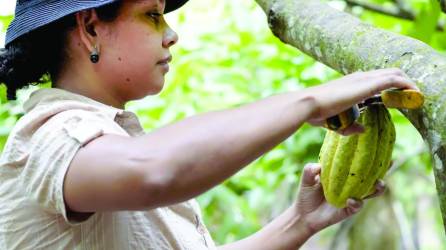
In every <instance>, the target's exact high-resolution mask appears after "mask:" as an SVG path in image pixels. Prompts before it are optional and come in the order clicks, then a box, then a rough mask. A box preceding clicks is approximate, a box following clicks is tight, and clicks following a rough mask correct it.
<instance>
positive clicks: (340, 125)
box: [324, 105, 360, 131]
mask: <svg viewBox="0 0 446 250" xmlns="http://www.w3.org/2000/svg"><path fill="white" fill-rule="evenodd" d="M359 115H360V112H359V107H358V105H354V106H353V107H351V108H349V109H347V110H345V111H343V112H341V113H339V114H337V115H335V116H332V117H329V118H327V119H326V120H325V124H324V127H325V128H328V129H330V130H334V131H338V130H341V129H345V128H347V127H349V126H350V125H352V124H353V123H354V122H355V121H356V120H357V119H358V118H359Z"/></svg>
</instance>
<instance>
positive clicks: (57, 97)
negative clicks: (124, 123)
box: [23, 88, 126, 119]
mask: <svg viewBox="0 0 446 250" xmlns="http://www.w3.org/2000/svg"><path fill="white" fill-rule="evenodd" d="M70 101H71V102H72V101H77V102H81V103H82V104H84V105H85V104H87V105H89V106H93V107H95V108H97V109H99V110H100V111H103V112H106V113H107V114H109V115H110V116H112V119H114V118H115V116H116V115H117V114H119V115H122V114H123V113H125V112H126V111H125V110H122V109H118V108H115V107H113V106H110V105H106V104H103V103H101V102H98V101H95V100H93V99H91V98H89V97H86V96H83V95H79V94H76V93H73V92H70V91H67V90H64V89H58V88H43V89H38V90H36V91H34V92H32V93H31V95H30V97H29V99H28V100H27V101H26V102H25V103H24V105H23V109H24V111H25V113H29V112H30V111H31V110H32V109H34V108H36V107H37V106H39V105H45V104H49V103H54V102H62V103H63V102H70Z"/></svg>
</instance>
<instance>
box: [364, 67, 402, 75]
mask: <svg viewBox="0 0 446 250" xmlns="http://www.w3.org/2000/svg"><path fill="white" fill-rule="evenodd" d="M371 72H373V73H374V74H375V75H399V76H405V75H406V73H404V71H403V70H402V69H400V68H384V69H376V70H373V71H371Z"/></svg>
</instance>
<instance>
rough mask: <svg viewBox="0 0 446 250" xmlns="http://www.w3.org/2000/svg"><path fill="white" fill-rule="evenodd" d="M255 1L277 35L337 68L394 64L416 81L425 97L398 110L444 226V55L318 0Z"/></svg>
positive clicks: (445, 204) (445, 74) (445, 201)
mask: <svg viewBox="0 0 446 250" xmlns="http://www.w3.org/2000/svg"><path fill="white" fill-rule="evenodd" d="M256 2H257V3H258V4H259V5H260V6H261V7H262V9H263V10H264V12H265V13H266V14H267V17H268V23H269V25H270V28H271V30H272V31H273V33H274V34H275V35H276V36H277V37H278V38H279V39H281V40H282V41H283V42H284V43H287V44H290V45H292V46H294V47H296V48H298V49H300V50H301V51H303V52H304V53H306V54H308V55H310V56H312V57H313V58H315V59H316V60H318V61H320V62H322V63H324V64H326V65H327V66H329V67H331V68H333V69H335V70H337V71H339V72H342V73H344V74H347V73H352V72H355V71H360V70H361V71H367V70H372V69H378V68H387V67H399V68H401V69H403V70H404V71H405V72H406V73H407V75H409V76H410V77H411V78H412V79H413V80H415V81H416V82H417V85H418V87H419V88H420V89H421V91H422V92H423V93H424V94H425V96H426V102H425V105H424V107H423V108H422V109H420V110H415V111H408V110H401V111H402V112H403V113H404V115H405V116H406V117H407V118H408V119H409V120H410V121H411V123H412V124H413V125H414V126H415V127H416V129H417V130H418V131H419V132H420V134H421V135H422V137H423V139H424V140H425V141H426V142H427V144H428V145H429V149H430V153H431V155H432V159H433V164H434V173H435V182H436V186H437V192H438V198H439V201H440V207H441V212H442V217H443V224H444V225H445V229H446V58H445V57H443V56H441V55H440V54H439V53H438V52H436V51H435V50H434V49H433V48H431V47H430V46H428V45H426V44H424V43H422V42H420V41H418V40H416V39H412V38H409V37H406V36H402V35H399V34H395V33H392V32H389V31H385V30H382V29H378V28H375V27H373V26H372V25H369V24H366V23H363V22H361V21H360V20H359V19H357V18H355V17H353V16H351V15H349V14H347V13H344V12H342V11H338V10H335V9H333V8H331V7H330V6H328V5H326V4H324V3H322V2H321V1H319V0H311V1H309V0H256ZM358 84H361V83H358Z"/></svg>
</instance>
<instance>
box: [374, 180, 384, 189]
mask: <svg viewBox="0 0 446 250" xmlns="http://www.w3.org/2000/svg"><path fill="white" fill-rule="evenodd" d="M376 186H377V187H378V188H381V189H383V188H385V187H386V183H385V182H384V181H383V180H378V181H377V182H376Z"/></svg>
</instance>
